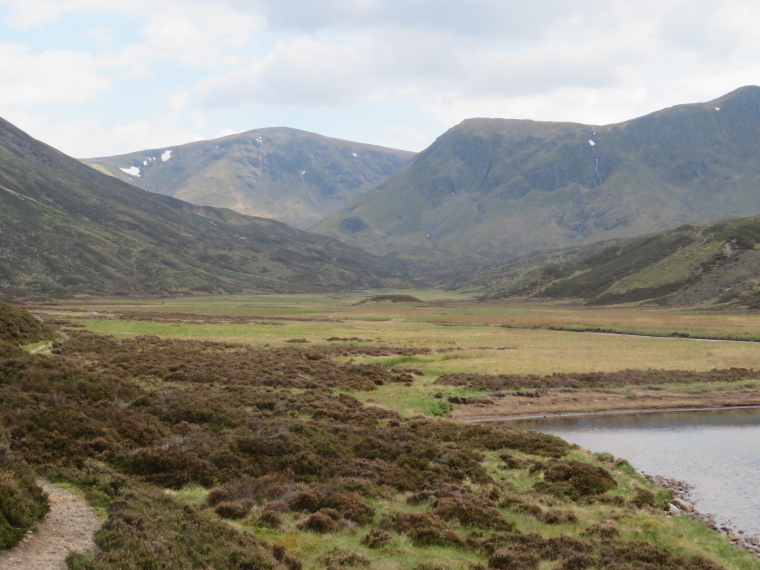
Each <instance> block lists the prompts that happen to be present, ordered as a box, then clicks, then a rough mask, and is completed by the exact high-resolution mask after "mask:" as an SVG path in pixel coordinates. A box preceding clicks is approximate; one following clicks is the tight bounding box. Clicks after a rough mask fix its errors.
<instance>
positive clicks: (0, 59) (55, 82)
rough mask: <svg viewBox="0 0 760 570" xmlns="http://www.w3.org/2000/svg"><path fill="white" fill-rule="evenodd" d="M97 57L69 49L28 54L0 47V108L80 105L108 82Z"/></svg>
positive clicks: (23, 49)
mask: <svg viewBox="0 0 760 570" xmlns="http://www.w3.org/2000/svg"><path fill="white" fill-rule="evenodd" d="M98 67H99V66H98V62H97V60H96V58H94V57H93V56H92V55H90V54H88V53H82V52H76V51H72V50H53V51H45V52H42V53H30V52H29V50H28V49H27V48H26V47H25V46H22V45H19V44H15V43H2V44H0V105H2V106H3V107H14V106H20V107H29V106H32V105H34V104H37V103H48V102H60V101H68V102H81V101H88V100H91V99H93V98H94V97H95V96H96V95H98V94H100V93H102V92H103V91H105V90H106V89H107V88H108V86H109V82H108V79H106V78H105V77H103V76H102V75H101V74H100V73H99V70H98Z"/></svg>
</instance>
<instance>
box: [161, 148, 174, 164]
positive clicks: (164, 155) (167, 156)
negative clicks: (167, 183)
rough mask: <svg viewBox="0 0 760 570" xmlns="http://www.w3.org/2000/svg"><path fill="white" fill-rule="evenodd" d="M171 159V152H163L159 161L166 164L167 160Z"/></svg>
mask: <svg viewBox="0 0 760 570" xmlns="http://www.w3.org/2000/svg"><path fill="white" fill-rule="evenodd" d="M171 157H172V151H171V150H167V151H166V152H164V153H163V154H162V155H161V160H163V161H164V162H166V161H167V160H169V159H170V158H171Z"/></svg>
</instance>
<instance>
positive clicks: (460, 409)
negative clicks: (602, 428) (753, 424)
mask: <svg viewBox="0 0 760 570" xmlns="http://www.w3.org/2000/svg"><path fill="white" fill-rule="evenodd" d="M741 406H760V389H758V388H748V389H743V390H732V391H730V392H717V391H716V392H706V393H702V394H683V393H678V392H669V391H667V390H648V389H646V388H631V389H630V391H629V393H628V395H624V394H609V393H605V392H593V391H585V390H579V391H577V392H560V391H553V390H548V391H546V393H544V394H543V395H541V396H540V397H538V398H528V397H523V396H505V397H503V398H496V399H494V400H493V403H492V404H485V405H483V404H466V405H461V404H457V405H455V406H454V411H453V414H452V416H453V417H454V418H455V419H458V420H462V421H465V422H483V421H500V420H516V419H528V418H535V417H543V416H546V417H552V416H562V415H585V414H601V413H620V412H637V411H668V410H695V409H700V408H734V407H741Z"/></svg>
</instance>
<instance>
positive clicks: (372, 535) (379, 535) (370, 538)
mask: <svg viewBox="0 0 760 570" xmlns="http://www.w3.org/2000/svg"><path fill="white" fill-rule="evenodd" d="M391 540H393V535H392V534H391V533H389V532H388V531H387V530H381V529H379V528H373V529H372V530H370V531H369V532H368V533H367V534H366V535H365V536H364V538H362V544H363V545H364V546H366V547H367V548H381V547H383V546H385V545H386V544H388V543H389V542H390V541H391Z"/></svg>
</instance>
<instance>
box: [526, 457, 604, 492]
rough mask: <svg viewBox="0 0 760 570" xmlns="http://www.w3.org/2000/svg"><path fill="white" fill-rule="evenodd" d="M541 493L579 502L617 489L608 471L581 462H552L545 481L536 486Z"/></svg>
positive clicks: (545, 475)
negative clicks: (581, 498) (578, 500)
mask: <svg viewBox="0 0 760 570" xmlns="http://www.w3.org/2000/svg"><path fill="white" fill-rule="evenodd" d="M534 487H535V489H536V490H537V491H540V492H546V493H549V494H554V495H558V496H567V497H569V498H571V499H574V500H577V499H578V498H580V497H583V496H588V495H599V494H602V493H605V492H607V491H609V490H611V489H614V488H615V487H617V483H615V480H614V479H613V478H612V475H610V474H609V473H608V472H607V471H606V470H604V469H602V468H601V467H596V466H595V465H590V464H588V463H582V462H580V461H562V462H560V461H553V462H550V463H549V464H548V466H547V468H546V473H545V474H544V480H543V481H539V482H537V483H536V484H535V485H534Z"/></svg>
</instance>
